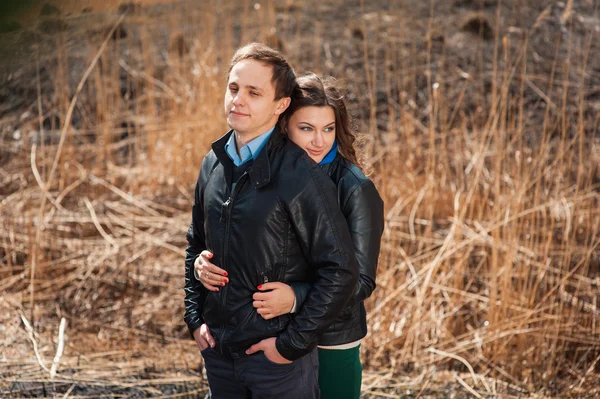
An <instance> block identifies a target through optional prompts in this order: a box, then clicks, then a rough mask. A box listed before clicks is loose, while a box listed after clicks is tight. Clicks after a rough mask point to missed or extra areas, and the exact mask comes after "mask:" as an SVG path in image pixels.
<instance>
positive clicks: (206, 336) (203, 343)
mask: <svg viewBox="0 0 600 399" xmlns="http://www.w3.org/2000/svg"><path fill="white" fill-rule="evenodd" d="M193 335H194V340H196V345H198V348H200V350H201V351H203V350H204V349H206V348H208V347H209V346H210V347H211V348H214V347H215V339H214V338H213V336H212V334H211V333H210V330H209V329H208V326H207V325H206V324H202V325H201V326H200V328H197V329H195V330H194V334H193Z"/></svg>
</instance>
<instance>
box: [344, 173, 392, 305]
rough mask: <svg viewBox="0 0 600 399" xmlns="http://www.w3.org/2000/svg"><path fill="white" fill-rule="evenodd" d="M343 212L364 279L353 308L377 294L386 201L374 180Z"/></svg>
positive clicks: (355, 194)
mask: <svg viewBox="0 0 600 399" xmlns="http://www.w3.org/2000/svg"><path fill="white" fill-rule="evenodd" d="M342 212H343V214H344V216H345V218H346V222H348V228H349V229H350V236H351V237H352V245H353V248H354V255H355V256H356V261H357V262H358V266H359V270H360V275H359V277H358V283H357V285H356V289H355V291H354V295H353V296H352V298H350V301H349V302H348V304H349V305H353V304H356V303H358V302H361V301H364V300H365V299H367V298H368V297H370V296H371V294H372V293H373V291H374V290H375V286H376V284H375V276H376V275H377V261H378V259H379V250H380V248H381V236H382V234H383V227H384V217H383V200H382V199H381V197H380V196H379V193H378V192H377V188H375V184H373V182H372V181H371V180H365V181H363V182H362V183H361V184H360V185H359V186H358V187H356V189H355V190H354V191H353V192H352V193H350V195H349V197H348V199H347V200H346V203H345V204H342Z"/></svg>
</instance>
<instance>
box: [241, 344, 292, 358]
mask: <svg viewBox="0 0 600 399" xmlns="http://www.w3.org/2000/svg"><path fill="white" fill-rule="evenodd" d="M276 340H277V338H267V339H263V340H262V341H260V342H259V343H257V344H254V345H252V346H251V347H250V348H248V350H247V351H246V354H247V355H251V354H253V353H256V352H258V351H263V352H264V353H265V356H266V358H267V359H269V360H270V361H272V362H273V363H278V364H290V363H292V362H291V361H290V360H287V359H286V358H285V357H283V356H281V355H280V354H279V351H278V350H277V347H276V346H275V341H276Z"/></svg>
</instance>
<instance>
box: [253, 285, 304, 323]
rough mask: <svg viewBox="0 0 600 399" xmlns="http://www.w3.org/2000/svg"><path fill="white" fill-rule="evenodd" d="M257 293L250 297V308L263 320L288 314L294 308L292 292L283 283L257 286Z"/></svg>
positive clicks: (294, 296) (290, 288)
mask: <svg viewBox="0 0 600 399" xmlns="http://www.w3.org/2000/svg"><path fill="white" fill-rule="evenodd" d="M258 289H259V290H260V291H259V292H256V293H255V294H254V295H252V299H253V300H254V301H253V302H252V306H254V307H255V308H256V312H257V313H258V314H259V315H261V316H262V317H263V319H265V320H269V319H272V318H273V317H277V316H281V315H282V314H286V313H290V312H291V310H292V307H293V306H294V299H295V298H296V295H294V290H293V289H292V287H290V286H289V285H287V284H285V283H278V282H274V283H265V284H262V285H259V286H258Z"/></svg>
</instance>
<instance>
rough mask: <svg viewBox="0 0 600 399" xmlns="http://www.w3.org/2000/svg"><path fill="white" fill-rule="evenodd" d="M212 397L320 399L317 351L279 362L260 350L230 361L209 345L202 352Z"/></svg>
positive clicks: (221, 398) (237, 398) (213, 398)
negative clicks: (289, 361) (285, 361)
mask: <svg viewBox="0 0 600 399" xmlns="http://www.w3.org/2000/svg"><path fill="white" fill-rule="evenodd" d="M201 353H202V357H203V358H204V366H205V367H206V375H207V376H208V385H209V386H210V392H211V396H210V397H211V398H212V399H270V398H273V399H275V398H278V399H279V398H285V399H319V384H318V378H319V356H318V354H317V350H316V349H315V350H313V351H312V352H311V353H309V354H308V355H305V356H303V357H301V358H300V359H298V360H296V361H294V362H292V363H291V364H276V363H273V362H271V361H270V360H269V359H267V357H266V356H265V355H264V354H263V352H259V353H257V354H255V355H252V356H248V357H244V358H242V359H236V360H229V359H226V358H224V357H222V356H221V355H219V354H218V353H217V352H216V351H215V350H213V349H212V348H210V347H208V348H207V349H204V350H203V351H202V352H201Z"/></svg>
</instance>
